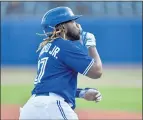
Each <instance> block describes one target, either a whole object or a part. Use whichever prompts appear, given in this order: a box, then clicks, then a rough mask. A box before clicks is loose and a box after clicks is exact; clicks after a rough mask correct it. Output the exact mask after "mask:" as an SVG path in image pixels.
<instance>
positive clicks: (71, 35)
mask: <svg viewBox="0 0 143 120" xmlns="http://www.w3.org/2000/svg"><path fill="white" fill-rule="evenodd" d="M66 35H67V36H68V38H70V40H72V41H75V40H79V39H80V34H79V33H75V32H73V31H68V32H67V33H66Z"/></svg>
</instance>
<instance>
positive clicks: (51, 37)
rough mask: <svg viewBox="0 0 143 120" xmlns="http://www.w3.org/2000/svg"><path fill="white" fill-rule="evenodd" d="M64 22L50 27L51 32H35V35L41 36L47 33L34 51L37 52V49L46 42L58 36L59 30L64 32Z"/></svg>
mask: <svg viewBox="0 0 143 120" xmlns="http://www.w3.org/2000/svg"><path fill="white" fill-rule="evenodd" d="M63 26H64V24H58V25H56V27H54V28H53V27H52V28H53V29H54V31H53V32H48V33H45V34H39V33H37V35H40V36H43V35H49V34H50V35H49V36H48V37H47V38H45V39H43V42H41V43H40V45H39V47H38V49H37V51H36V52H38V51H39V50H41V49H42V48H43V47H44V46H45V45H46V44H47V43H50V42H53V41H54V40H55V39H56V38H58V37H59V36H58V34H60V33H61V32H65V30H64V27H63ZM64 39H65V34H64Z"/></svg>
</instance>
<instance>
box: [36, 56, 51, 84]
mask: <svg viewBox="0 0 143 120" xmlns="http://www.w3.org/2000/svg"><path fill="white" fill-rule="evenodd" d="M47 60H48V57H45V58H42V59H41V60H39V61H38V72H37V76H36V78H35V81H34V85H36V84H37V83H40V82H41V79H42V77H43V75H44V72H45V67H46V64H47Z"/></svg>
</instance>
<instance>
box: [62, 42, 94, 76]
mask: <svg viewBox="0 0 143 120" xmlns="http://www.w3.org/2000/svg"><path fill="white" fill-rule="evenodd" d="M61 59H62V61H63V63H64V64H66V65H67V66H68V67H70V68H71V69H73V70H74V71H76V72H79V73H81V74H83V75H86V74H87V72H88V71H89V69H90V68H91V67H92V65H93V64H94V59H93V58H91V57H90V56H88V53H87V52H85V49H84V48H83V46H82V45H79V44H76V42H69V43H68V44H66V47H65V48H64V49H62V50H61Z"/></svg>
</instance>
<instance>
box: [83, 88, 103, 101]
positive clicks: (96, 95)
mask: <svg viewBox="0 0 143 120" xmlns="http://www.w3.org/2000/svg"><path fill="white" fill-rule="evenodd" d="M81 94H82V98H84V99H85V100H87V101H95V102H100V101H101V100H102V95H101V93H100V92H99V91H98V90H97V89H92V88H91V89H88V90H84V91H82V93H81Z"/></svg>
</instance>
